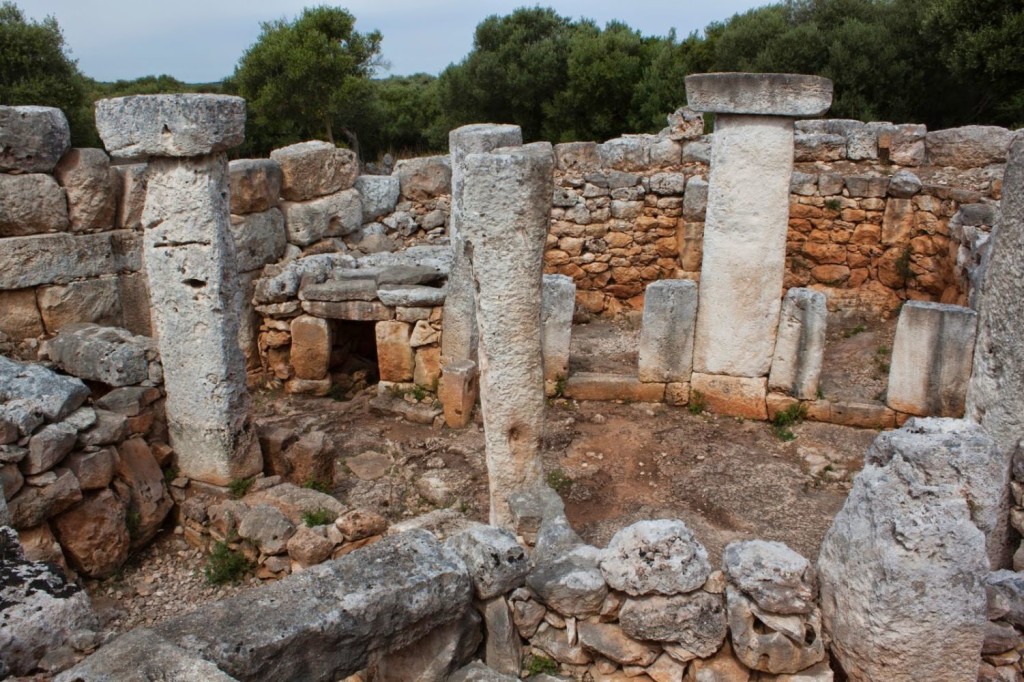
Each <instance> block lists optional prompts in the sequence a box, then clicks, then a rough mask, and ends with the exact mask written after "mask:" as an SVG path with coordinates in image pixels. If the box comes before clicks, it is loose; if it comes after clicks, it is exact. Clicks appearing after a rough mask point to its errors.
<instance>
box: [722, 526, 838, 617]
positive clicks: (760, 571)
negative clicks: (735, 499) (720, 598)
mask: <svg viewBox="0 0 1024 682" xmlns="http://www.w3.org/2000/svg"><path fill="white" fill-rule="evenodd" d="M722 564H723V567H724V569H725V575H726V577H727V578H728V580H729V582H730V583H731V584H733V585H735V586H736V587H737V588H738V589H739V590H740V591H741V592H743V594H745V595H746V596H747V597H749V598H750V599H753V600H754V602H755V603H756V604H757V606H758V607H760V608H761V609H764V610H765V611H770V612H772V613H782V614H791V613H810V612H811V610H812V609H814V607H815V598H816V597H817V592H818V590H817V581H816V579H815V573H814V567H813V566H811V562H810V561H808V560H807V559H805V558H804V557H802V556H800V555H799V554H797V553H796V552H794V551H793V550H791V549H790V548H789V547H787V546H786V545H784V544H782V543H781V542H767V541H765V540H748V541H743V542H732V543H729V544H728V545H726V547H725V552H724V553H723V556H722Z"/></svg>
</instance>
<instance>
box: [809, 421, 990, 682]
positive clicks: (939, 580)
mask: <svg viewBox="0 0 1024 682" xmlns="http://www.w3.org/2000/svg"><path fill="white" fill-rule="evenodd" d="M946 437H947V436H943V435H941V434H938V435H937V434H932V433H929V432H928V431H924V432H919V433H915V432H914V429H913V428H911V429H908V430H906V431H905V432H904V433H903V434H902V435H901V436H899V440H898V441H896V442H893V445H896V446H897V447H896V449H895V450H891V448H890V446H889V445H888V443H889V442H890V439H891V438H892V437H891V436H890V434H883V435H882V436H880V439H879V441H876V445H877V444H878V443H879V442H880V443H882V444H883V445H882V450H883V451H890V454H891V455H892V456H891V457H890V456H884V457H879V458H878V462H879V464H876V463H874V462H868V463H866V464H865V467H864V469H863V470H862V471H861V472H860V473H859V474H857V476H856V477H855V478H854V481H853V489H852V490H851V492H850V494H849V496H848V497H847V499H846V503H845V504H844V505H843V508H842V509H841V510H840V511H839V513H838V514H837V515H836V519H835V522H834V523H833V525H832V527H831V528H830V529H829V531H828V533H826V535H825V539H824V541H823V543H822V547H821V553H820V555H819V557H818V577H819V580H820V581H821V608H822V617H823V623H824V627H825V631H826V633H827V634H828V635H829V636H830V638H831V642H832V644H831V651H832V654H833V656H834V657H835V658H836V660H837V661H838V662H839V664H840V665H841V666H842V668H843V670H844V671H845V672H846V674H847V676H848V677H849V679H851V680H876V679H885V680H891V681H892V682H911V681H912V680H914V681H916V680H922V679H927V680H936V681H942V682H944V681H946V680H949V681H950V682H952V681H953V680H973V679H975V677H976V676H977V673H978V659H979V652H980V651H981V647H982V642H983V640H984V636H985V630H986V623H987V621H988V619H987V615H986V599H985V587H984V582H985V577H986V576H987V575H988V570H989V569H988V560H987V557H986V553H985V537H984V534H983V533H982V532H981V531H980V530H978V528H977V527H976V526H975V524H974V523H973V522H972V520H971V510H970V505H969V503H968V500H967V499H965V496H964V493H963V490H962V486H961V485H958V484H956V483H950V482H948V481H949V478H948V477H947V476H946V475H945V474H943V473H942V471H943V470H945V471H948V470H949V468H950V467H949V465H947V464H942V465H941V468H940V469H939V470H936V469H935V466H936V464H937V461H936V460H937V457H933V456H932V455H931V454H930V452H931V451H932V449H933V447H934V443H935V440H936V438H938V439H939V440H943V439H945V438H946ZM874 448H875V446H873V449H874ZM883 454H884V453H883ZM882 462H884V463H882ZM933 472H938V473H939V474H940V479H939V480H936V481H933V480H932V476H933Z"/></svg>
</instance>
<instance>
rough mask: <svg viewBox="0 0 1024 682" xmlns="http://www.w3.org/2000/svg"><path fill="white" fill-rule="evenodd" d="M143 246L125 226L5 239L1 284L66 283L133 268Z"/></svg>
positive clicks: (0, 258)
mask: <svg viewBox="0 0 1024 682" xmlns="http://www.w3.org/2000/svg"><path fill="white" fill-rule="evenodd" d="M141 253H142V250H141V248H139V245H138V243H137V240H136V238H135V235H134V234H133V233H131V232H129V231H127V230H117V231H113V232H101V233H99V234H83V235H71V234H65V233H60V234H40V235H31V236H28V237H15V238H13V239H5V240H4V248H3V251H0V288H3V289H23V288H26V287H34V286H37V285H39V284H67V283H68V282H71V281H73V280H76V279H79V278H83V277H97V276H99V275H106V274H110V273H112V272H134V271H137V270H139V269H140V268H141V267H142V259H141Z"/></svg>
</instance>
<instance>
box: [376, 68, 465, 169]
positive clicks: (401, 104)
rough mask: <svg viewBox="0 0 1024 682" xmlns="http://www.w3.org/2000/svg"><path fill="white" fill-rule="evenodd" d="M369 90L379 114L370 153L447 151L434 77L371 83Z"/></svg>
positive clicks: (421, 74)
mask: <svg viewBox="0 0 1024 682" xmlns="http://www.w3.org/2000/svg"><path fill="white" fill-rule="evenodd" d="M373 87H374V90H375V96H374V101H375V102H376V104H377V107H378V111H379V113H378V115H377V117H376V119H377V121H378V123H377V126H376V135H375V136H374V139H373V140H372V141H371V142H372V146H373V149H372V150H371V151H372V152H377V153H382V152H385V151H392V152H394V151H398V152H400V153H404V152H417V153H418V152H426V151H436V150H442V149H445V148H446V147H447V144H448V129H447V127H445V126H444V125H442V124H441V123H442V117H441V107H440V102H439V101H438V90H437V77H436V76H431V75H428V74H425V73H418V74H414V75H412V76H392V77H390V78H384V79H381V80H375V81H373Z"/></svg>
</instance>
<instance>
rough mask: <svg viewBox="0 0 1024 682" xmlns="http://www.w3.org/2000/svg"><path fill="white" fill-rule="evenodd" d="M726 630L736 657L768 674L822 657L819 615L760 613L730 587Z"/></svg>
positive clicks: (796, 668)
mask: <svg viewBox="0 0 1024 682" xmlns="http://www.w3.org/2000/svg"><path fill="white" fill-rule="evenodd" d="M725 594H726V601H727V604H728V611H729V630H730V634H731V636H732V649H733V651H734V652H735V653H736V657H737V658H738V659H740V661H742V662H743V664H744V665H746V666H747V667H749V668H752V669H754V670H760V671H762V672H767V673H795V672H799V671H801V670H803V669H805V668H808V667H810V666H812V665H814V664H815V663H819V662H820V661H822V660H823V659H824V658H825V643H824V639H823V638H822V634H821V614H820V612H819V611H818V609H817V608H815V609H814V610H813V611H811V612H810V613H809V614H805V615H790V616H780V615H777V614H774V613H771V612H766V611H763V610H762V609H761V608H760V607H758V606H757V604H755V603H754V602H753V600H751V599H750V598H748V597H746V596H745V595H744V594H743V593H741V592H740V591H739V590H738V589H737V588H735V587H733V586H732V585H730V586H729V587H727V588H726V591H725Z"/></svg>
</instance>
